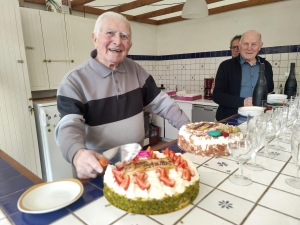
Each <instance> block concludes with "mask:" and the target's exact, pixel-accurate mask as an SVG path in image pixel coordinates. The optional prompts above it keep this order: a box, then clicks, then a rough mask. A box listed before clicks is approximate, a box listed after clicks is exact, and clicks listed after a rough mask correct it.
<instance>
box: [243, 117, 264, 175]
mask: <svg viewBox="0 0 300 225" xmlns="http://www.w3.org/2000/svg"><path fill="white" fill-rule="evenodd" d="M247 130H248V131H249V130H253V131H254V133H255V135H256V146H254V151H253V154H252V156H251V159H252V161H251V162H248V163H245V167H246V168H247V169H250V170H254V171H262V170H264V167H263V166H262V165H260V164H258V163H257V162H256V154H257V152H258V151H259V150H260V149H261V148H262V147H263V146H264V144H265V136H266V130H267V116H266V115H265V114H260V115H253V114H248V117H247Z"/></svg>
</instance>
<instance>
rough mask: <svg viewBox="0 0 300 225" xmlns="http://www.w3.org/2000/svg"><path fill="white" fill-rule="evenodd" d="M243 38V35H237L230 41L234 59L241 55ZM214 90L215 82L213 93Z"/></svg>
mask: <svg viewBox="0 0 300 225" xmlns="http://www.w3.org/2000/svg"><path fill="white" fill-rule="evenodd" d="M241 37H242V35H236V36H234V37H233V38H232V39H231V41H230V47H229V48H230V50H231V56H232V58H233V57H237V56H238V55H239V54H240V51H239V43H240V39H241ZM214 88H215V82H213V83H212V86H211V91H213V90H214Z"/></svg>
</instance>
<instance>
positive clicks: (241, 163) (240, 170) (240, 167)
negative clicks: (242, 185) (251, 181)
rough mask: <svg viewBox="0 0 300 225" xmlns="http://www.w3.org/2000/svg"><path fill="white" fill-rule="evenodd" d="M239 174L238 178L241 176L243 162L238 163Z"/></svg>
mask: <svg viewBox="0 0 300 225" xmlns="http://www.w3.org/2000/svg"><path fill="white" fill-rule="evenodd" d="M239 172H240V176H241V177H242V176H243V162H241V161H240V162H239Z"/></svg>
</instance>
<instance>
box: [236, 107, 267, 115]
mask: <svg viewBox="0 0 300 225" xmlns="http://www.w3.org/2000/svg"><path fill="white" fill-rule="evenodd" d="M264 109H265V108H264V107H260V106H244V107H240V108H239V109H238V113H239V114H240V115H242V116H248V114H249V113H250V114H251V115H260V114H262V113H263V112H264Z"/></svg>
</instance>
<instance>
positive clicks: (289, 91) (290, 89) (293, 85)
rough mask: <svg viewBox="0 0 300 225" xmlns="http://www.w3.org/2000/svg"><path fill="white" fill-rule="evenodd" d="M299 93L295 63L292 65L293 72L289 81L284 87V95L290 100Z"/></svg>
mask: <svg viewBox="0 0 300 225" xmlns="http://www.w3.org/2000/svg"><path fill="white" fill-rule="evenodd" d="M296 92H297V80H296V76H295V63H291V70H290V74H289V77H288V79H287V80H286V82H285V85H284V94H285V95H287V98H288V99H290V98H291V96H295V95H296Z"/></svg>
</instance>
